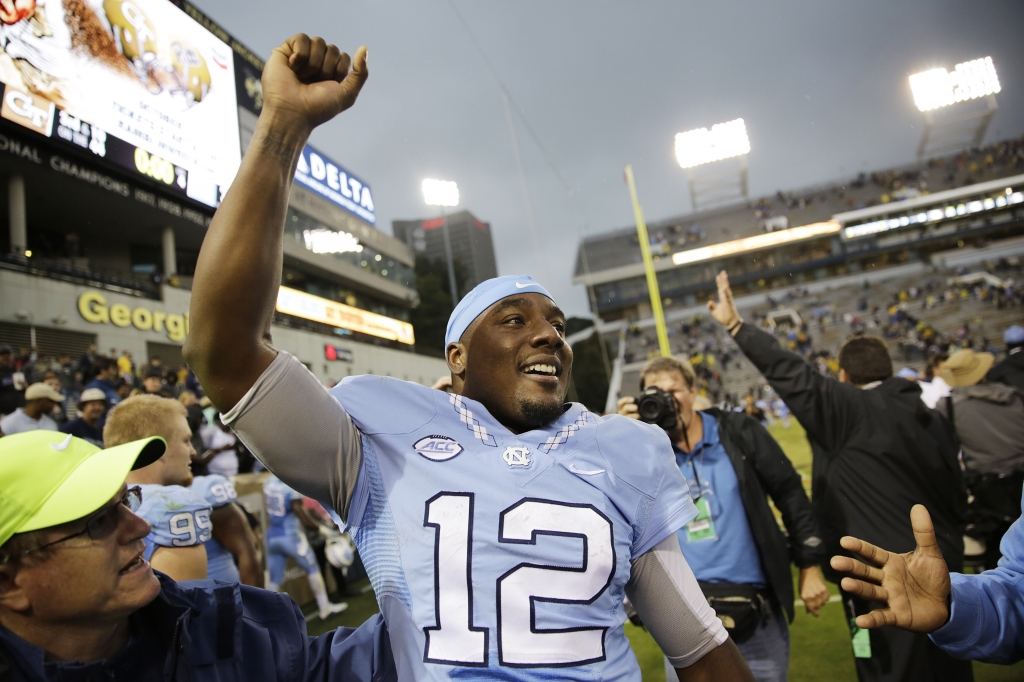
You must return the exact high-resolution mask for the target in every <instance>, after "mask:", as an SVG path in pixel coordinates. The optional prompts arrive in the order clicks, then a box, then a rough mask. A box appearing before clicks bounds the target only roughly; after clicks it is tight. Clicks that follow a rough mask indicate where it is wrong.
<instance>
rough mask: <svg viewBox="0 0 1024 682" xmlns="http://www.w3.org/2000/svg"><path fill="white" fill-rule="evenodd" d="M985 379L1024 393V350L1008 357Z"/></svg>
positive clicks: (991, 370)
mask: <svg viewBox="0 0 1024 682" xmlns="http://www.w3.org/2000/svg"><path fill="white" fill-rule="evenodd" d="M985 378H986V379H988V380H989V381H991V382H993V383H999V384H1006V385H1007V386H1013V387H1014V388H1016V389H1017V390H1018V391H1021V392H1024V349H1018V350H1017V352H1016V353H1013V354H1011V355H1007V356H1006V359H1005V360H1003V361H1002V362H1000V363H999V364H997V365H996V366H995V367H993V368H992V369H990V370H989V371H988V374H986V375H985Z"/></svg>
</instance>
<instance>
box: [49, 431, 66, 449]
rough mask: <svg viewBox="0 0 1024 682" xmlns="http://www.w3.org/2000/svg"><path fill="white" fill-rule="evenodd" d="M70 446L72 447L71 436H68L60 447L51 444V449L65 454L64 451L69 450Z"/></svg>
mask: <svg viewBox="0 0 1024 682" xmlns="http://www.w3.org/2000/svg"><path fill="white" fill-rule="evenodd" d="M69 445H71V434H68V437H67V438H65V439H64V442H63V443H61V444H60V445H57V444H56V443H50V447H51V448H53V449H54V450H56V451H57V452H63V451H64V450H67V449H68V446H69Z"/></svg>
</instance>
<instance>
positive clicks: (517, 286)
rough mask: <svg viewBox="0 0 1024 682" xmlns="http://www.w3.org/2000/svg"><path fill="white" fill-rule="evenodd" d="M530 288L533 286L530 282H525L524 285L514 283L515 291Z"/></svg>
mask: <svg viewBox="0 0 1024 682" xmlns="http://www.w3.org/2000/svg"><path fill="white" fill-rule="evenodd" d="M532 286H533V283H532V282H527V283H526V284H520V283H519V282H516V289H525V288H526V287H532Z"/></svg>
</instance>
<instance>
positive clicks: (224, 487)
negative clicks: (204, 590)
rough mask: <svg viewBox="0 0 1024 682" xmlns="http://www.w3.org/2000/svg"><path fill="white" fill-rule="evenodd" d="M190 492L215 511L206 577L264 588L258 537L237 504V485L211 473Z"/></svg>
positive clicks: (201, 479)
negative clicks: (257, 542)
mask: <svg viewBox="0 0 1024 682" xmlns="http://www.w3.org/2000/svg"><path fill="white" fill-rule="evenodd" d="M191 490H192V492H193V493H194V494H195V495H196V497H198V498H199V499H201V500H205V501H206V503H207V504H209V505H210V507H212V508H213V511H212V512H211V513H210V522H211V523H212V524H213V531H212V534H211V537H210V539H209V541H207V543H206V559H207V569H206V570H207V575H206V577H208V578H210V579H211V580H224V581H226V582H234V583H237V582H240V583H244V584H246V585H252V586H253V587H263V567H262V566H261V565H260V555H259V550H258V548H257V546H256V535H255V534H254V533H253V532H252V529H251V528H250V527H249V521H248V519H246V517H245V512H243V511H242V509H241V508H240V507H239V506H238V503H237V502H235V500H237V499H238V493H237V492H235V486H234V485H232V484H231V481H230V480H228V479H227V478H225V477H224V476H221V475H220V474H210V475H209V476H196V477H195V478H194V479H193V480H192V486H191Z"/></svg>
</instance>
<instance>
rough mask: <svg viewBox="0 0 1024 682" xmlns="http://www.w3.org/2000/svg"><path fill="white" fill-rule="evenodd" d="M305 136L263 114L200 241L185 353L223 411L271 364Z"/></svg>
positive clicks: (292, 122) (292, 123) (289, 122)
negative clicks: (286, 235)
mask: <svg viewBox="0 0 1024 682" xmlns="http://www.w3.org/2000/svg"><path fill="white" fill-rule="evenodd" d="M308 136H309V130H308V128H307V127H305V126H304V125H302V124H301V123H299V122H298V121H297V120H296V119H295V118H293V117H283V116H279V115H275V114H274V113H273V112H268V111H264V113H263V115H262V116H260V119H259V122H258V124H257V127H256V132H255V134H254V136H253V139H252V142H251V143H250V145H249V149H248V151H247V152H246V154H245V157H244V159H243V161H242V165H241V167H240V168H239V171H238V175H237V176H236V177H235V180H234V182H233V183H232V185H231V189H230V190H229V191H228V193H227V196H226V197H225V198H224V202H223V203H222V204H221V206H220V208H218V209H217V213H216V215H215V216H214V218H213V221H212V222H211V223H210V227H209V229H208V230H207V234H206V238H205V239H204V241H203V246H202V250H201V251H200V254H199V261H198V263H197V265H196V275H195V280H194V282H193V288H192V304H191V309H190V325H189V326H190V329H189V337H188V340H187V341H186V344H185V349H184V355H185V358H186V360H187V361H188V363H189V365H190V367H191V368H192V370H193V371H194V372H195V373H196V376H197V377H198V378H199V381H200V382H201V383H202V385H203V388H204V389H205V390H206V392H207V393H208V394H209V396H210V399H211V400H213V402H214V404H215V405H217V406H218V407H219V408H220V409H221V410H226V409H228V408H230V407H231V406H232V405H234V404H235V403H236V402H237V401H238V400H239V399H240V398H241V397H242V396H243V395H244V394H245V391H246V390H248V388H249V387H250V386H252V384H253V383H254V382H255V381H256V379H257V378H258V377H259V375H260V374H261V373H262V372H263V370H264V369H266V367H267V366H268V365H269V364H270V363H271V362H272V361H273V359H274V352H273V350H272V349H271V348H270V347H269V344H268V343H267V340H266V339H265V338H264V336H265V333H266V332H267V330H268V328H269V323H270V320H271V319H272V315H273V313H274V308H275V304H276V301H277V291H278V287H279V286H280V282H281V266H282V239H283V229H284V220H285V213H286V210H287V207H288V194H289V190H290V188H291V182H292V177H293V176H294V173H295V165H296V163H297V159H298V156H299V154H300V153H301V151H302V148H303V145H305V143H306V139H307V138H308Z"/></svg>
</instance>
